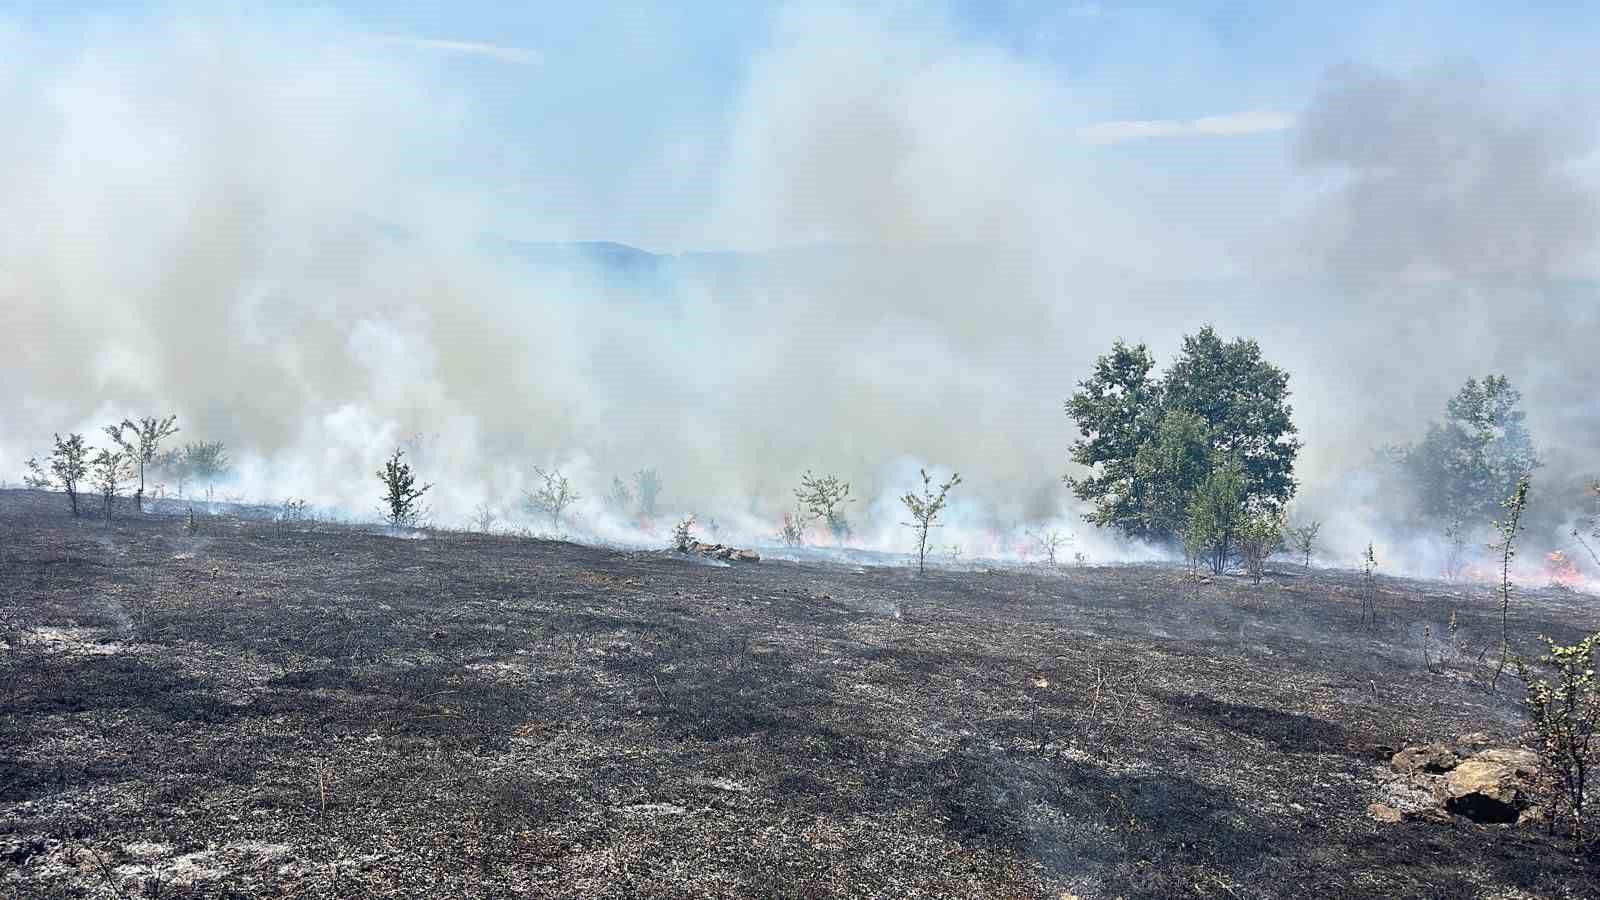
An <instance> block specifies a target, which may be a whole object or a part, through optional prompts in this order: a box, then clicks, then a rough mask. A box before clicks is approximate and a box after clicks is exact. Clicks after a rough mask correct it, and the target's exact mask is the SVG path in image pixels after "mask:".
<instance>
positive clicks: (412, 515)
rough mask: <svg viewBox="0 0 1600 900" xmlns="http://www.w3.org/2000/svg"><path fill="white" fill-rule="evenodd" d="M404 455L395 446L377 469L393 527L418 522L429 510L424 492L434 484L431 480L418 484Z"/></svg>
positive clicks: (385, 513) (384, 501)
mask: <svg viewBox="0 0 1600 900" xmlns="http://www.w3.org/2000/svg"><path fill="white" fill-rule="evenodd" d="M405 455H406V452H405V451H404V450H401V449H400V448H399V447H396V448H395V451H394V454H393V455H391V456H390V457H389V459H388V460H386V461H385V462H384V464H383V468H381V469H379V470H378V481H380V482H382V483H383V506H382V509H383V511H384V517H385V518H386V519H388V522H389V527H391V528H401V527H408V526H411V525H415V524H416V522H417V520H418V519H419V518H421V517H422V516H423V514H424V513H425V512H426V509H425V508H424V507H423V505H422V495H423V494H426V493H427V492H428V490H429V489H430V488H432V487H433V485H431V484H425V485H423V486H422V487H420V488H419V487H417V477H416V475H415V474H413V473H412V471H411V465H410V464H409V463H407V462H406V461H405Z"/></svg>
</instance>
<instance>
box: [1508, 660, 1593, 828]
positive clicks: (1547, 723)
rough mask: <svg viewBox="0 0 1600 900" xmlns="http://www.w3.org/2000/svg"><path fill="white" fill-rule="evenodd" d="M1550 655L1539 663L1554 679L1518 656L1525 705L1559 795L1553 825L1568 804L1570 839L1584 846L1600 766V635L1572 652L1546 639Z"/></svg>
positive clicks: (1553, 802) (1553, 799)
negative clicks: (1599, 659)
mask: <svg viewBox="0 0 1600 900" xmlns="http://www.w3.org/2000/svg"><path fill="white" fill-rule="evenodd" d="M1544 641H1545V643H1546V644H1547V645H1548V647H1549V652H1548V653H1547V654H1546V655H1545V656H1543V657H1541V658H1540V662H1542V663H1544V664H1545V665H1547V666H1549V667H1551V668H1552V669H1554V670H1555V680H1554V681H1553V682H1552V681H1547V680H1546V679H1544V678H1536V677H1534V676H1533V675H1532V674H1531V673H1530V672H1529V671H1528V666H1527V664H1526V663H1525V662H1524V661H1523V660H1522V658H1521V657H1520V656H1519V657H1518V658H1517V660H1516V663H1517V670H1518V675H1519V676H1520V677H1521V679H1522V681H1523V683H1524V684H1525V685H1526V686H1527V697H1526V703H1527V708H1528V717H1529V719H1530V721H1531V724H1532V732H1533V737H1534V742H1533V743H1534V745H1535V749H1536V750H1537V751H1538V752H1539V758H1540V761H1541V762H1542V763H1543V764H1544V765H1543V769H1544V774H1545V776H1546V777H1547V778H1548V779H1549V780H1550V782H1552V787H1554V788H1555V790H1554V791H1553V792H1552V797H1551V810H1550V813H1551V815H1550V826H1551V828H1552V829H1553V828H1554V827H1555V820H1556V813H1557V812H1558V810H1559V807H1560V806H1561V805H1565V806H1566V807H1567V809H1568V811H1569V812H1570V813H1571V815H1572V835H1573V838H1574V840H1575V841H1576V842H1577V844H1578V845H1579V846H1580V847H1581V846H1582V845H1583V844H1584V841H1585V839H1586V837H1587V835H1586V833H1585V830H1584V826H1585V821H1584V820H1585V812H1586V809H1585V803H1584V800H1585V796H1586V792H1587V788H1588V779H1589V775H1590V774H1591V773H1592V772H1593V771H1594V769H1595V766H1596V765H1600V741H1597V740H1596V735H1597V734H1600V680H1596V678H1595V671H1594V660H1595V649H1596V647H1597V646H1600V632H1596V633H1595V634H1591V635H1589V636H1588V637H1586V638H1584V639H1583V640H1581V641H1579V642H1578V643H1576V644H1573V645H1572V646H1569V647H1563V646H1561V645H1559V644H1557V643H1556V642H1555V641H1552V640H1550V639H1549V638H1545V639H1544Z"/></svg>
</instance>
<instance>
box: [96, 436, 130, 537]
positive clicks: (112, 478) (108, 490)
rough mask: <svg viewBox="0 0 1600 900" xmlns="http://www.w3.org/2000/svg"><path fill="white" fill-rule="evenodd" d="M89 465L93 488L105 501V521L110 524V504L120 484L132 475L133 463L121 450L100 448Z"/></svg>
mask: <svg viewBox="0 0 1600 900" xmlns="http://www.w3.org/2000/svg"><path fill="white" fill-rule="evenodd" d="M90 467H91V469H92V470H93V478H94V487H95V490H96V491H99V492H100V497H101V499H103V500H104V501H105V505H106V523H107V524H110V522H111V510H112V506H113V504H114V502H115V501H116V499H117V495H118V494H119V493H120V492H121V490H122V484H123V482H125V481H127V480H129V479H131V478H132V477H133V463H132V462H131V461H130V460H129V458H128V454H126V453H124V452H122V451H121V450H101V451H100V452H98V453H96V454H95V455H94V461H93V462H92V463H91V464H90Z"/></svg>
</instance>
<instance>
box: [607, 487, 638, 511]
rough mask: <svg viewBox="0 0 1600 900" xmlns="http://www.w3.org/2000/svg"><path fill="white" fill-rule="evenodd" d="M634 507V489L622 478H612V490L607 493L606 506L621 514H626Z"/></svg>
mask: <svg viewBox="0 0 1600 900" xmlns="http://www.w3.org/2000/svg"><path fill="white" fill-rule="evenodd" d="M632 507H633V491H632V490H630V489H629V488H628V483H627V482H626V481H623V480H622V479H621V478H612V479H611V492H610V493H608V494H606V508H607V509H609V510H611V511H612V512H614V513H616V514H617V515H619V516H626V515H627V514H628V511H629V510H630V509H632Z"/></svg>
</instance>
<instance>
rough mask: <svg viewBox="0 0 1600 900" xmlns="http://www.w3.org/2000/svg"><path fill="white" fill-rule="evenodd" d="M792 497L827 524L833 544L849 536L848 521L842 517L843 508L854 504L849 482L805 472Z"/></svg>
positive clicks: (830, 476) (836, 477)
mask: <svg viewBox="0 0 1600 900" xmlns="http://www.w3.org/2000/svg"><path fill="white" fill-rule="evenodd" d="M794 496H795V499H796V500H798V501H800V505H801V506H802V507H804V508H805V509H806V510H807V511H809V512H810V513H811V515H812V516H815V517H816V518H819V519H821V520H823V521H824V522H827V523H828V532H829V533H830V534H832V535H833V539H834V541H835V542H837V541H840V540H843V539H844V538H848V537H849V536H850V521H849V520H848V519H846V518H845V515H844V508H845V506H846V505H847V504H850V503H854V502H855V501H854V500H852V499H851V498H850V482H848V481H842V480H840V478H839V477H838V476H837V475H823V476H817V475H813V474H811V472H810V471H809V470H807V472H806V473H805V474H804V475H802V476H801V477H800V487H798V488H796V489H795V492H794Z"/></svg>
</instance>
